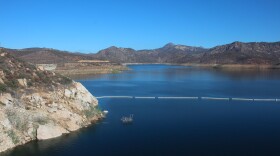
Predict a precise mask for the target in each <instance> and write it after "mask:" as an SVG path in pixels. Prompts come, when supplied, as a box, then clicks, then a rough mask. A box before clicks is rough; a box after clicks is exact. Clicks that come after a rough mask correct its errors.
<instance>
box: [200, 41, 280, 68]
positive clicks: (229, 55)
mask: <svg viewBox="0 0 280 156" xmlns="http://www.w3.org/2000/svg"><path fill="white" fill-rule="evenodd" d="M200 63H216V64H273V65H277V64H279V63H280V42H275V43H266V42H251V43H242V42H234V43H231V44H227V45H222V46H217V47H214V48H211V49H209V50H208V52H207V53H205V54H204V55H203V56H202V58H201V59H200Z"/></svg>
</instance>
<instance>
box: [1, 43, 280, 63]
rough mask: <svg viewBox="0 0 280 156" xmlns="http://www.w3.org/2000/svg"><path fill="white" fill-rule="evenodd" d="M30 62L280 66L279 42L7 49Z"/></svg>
mask: <svg viewBox="0 0 280 156" xmlns="http://www.w3.org/2000/svg"><path fill="white" fill-rule="evenodd" d="M6 51H8V52H11V53H12V54H14V55H15V56H17V57H20V58H22V59H24V60H26V61H29V62H32V63H64V62H76V61H78V60H91V59H98V60H109V61H111V62H114V63H176V64H185V63H195V64H269V65H279V64H280V42H249V43H244V42H233V43H230V44H225V45H220V46H215V47H213V48H203V47H195V46H186V45H177V44H173V43H168V44H166V45H165V46H163V47H161V48H158V49H146V50H135V49H132V48H118V47H115V46H112V47H109V48H107V49H103V50H100V51H99V52H97V53H90V54H81V53H70V52H67V51H59V50H55V49H47V48H28V49H21V50H16V49H6Z"/></svg>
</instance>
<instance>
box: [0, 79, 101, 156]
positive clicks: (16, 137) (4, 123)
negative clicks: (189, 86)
mask: <svg viewBox="0 0 280 156" xmlns="http://www.w3.org/2000/svg"><path fill="white" fill-rule="evenodd" d="M20 96H21V97H20ZM0 102H1V103H2V105H1V104H0V152H2V151H5V150H7V149H10V148H13V147H15V146H18V145H21V144H24V143H27V142H29V141H31V140H35V139H38V140H45V139H51V138H55V137H59V136H61V135H63V134H65V133H69V132H72V131H76V130H78V129H80V128H82V127H85V126H87V125H89V124H91V123H92V122H93V121H96V120H98V119H100V118H101V117H102V114H101V112H98V111H97V109H95V107H96V106H97V105H98V101H97V100H96V98H95V97H93V95H91V93H90V92H89V91H88V90H87V89H86V88H85V87H84V86H83V85H82V84H80V83H78V82H73V84H72V85H69V86H67V87H65V86H60V87H57V88H55V90H54V91H44V90H43V91H37V92H35V93H30V94H28V95H25V94H22V95H18V96H17V97H16V98H15V97H12V95H11V94H9V93H5V94H1V95H0Z"/></svg>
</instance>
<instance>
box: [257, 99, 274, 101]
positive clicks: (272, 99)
mask: <svg viewBox="0 0 280 156" xmlns="http://www.w3.org/2000/svg"><path fill="white" fill-rule="evenodd" d="M254 101H276V99H254Z"/></svg>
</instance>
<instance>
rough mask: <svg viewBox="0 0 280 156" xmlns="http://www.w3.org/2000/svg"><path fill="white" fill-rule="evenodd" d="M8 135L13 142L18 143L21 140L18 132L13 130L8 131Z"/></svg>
mask: <svg viewBox="0 0 280 156" xmlns="http://www.w3.org/2000/svg"><path fill="white" fill-rule="evenodd" d="M7 134H8V136H9V137H10V138H11V139H12V141H13V143H14V144H15V145H16V144H18V143H19V142H20V140H19V138H18V136H17V134H16V133H15V132H14V131H13V130H9V131H8V132H7Z"/></svg>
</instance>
